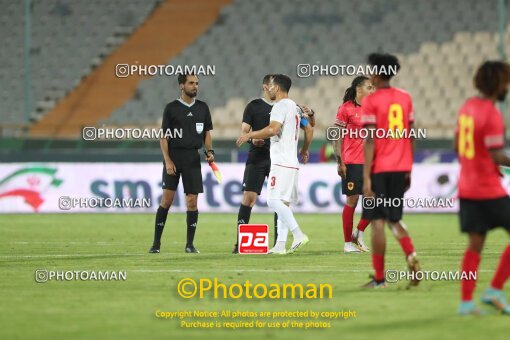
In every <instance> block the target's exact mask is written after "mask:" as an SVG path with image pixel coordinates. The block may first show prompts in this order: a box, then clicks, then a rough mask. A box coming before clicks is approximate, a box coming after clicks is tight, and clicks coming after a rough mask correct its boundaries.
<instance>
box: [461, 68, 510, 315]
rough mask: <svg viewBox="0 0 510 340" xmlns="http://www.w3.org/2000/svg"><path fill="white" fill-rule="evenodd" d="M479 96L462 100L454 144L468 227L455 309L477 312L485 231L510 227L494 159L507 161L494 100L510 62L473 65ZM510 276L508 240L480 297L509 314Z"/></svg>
mask: <svg viewBox="0 0 510 340" xmlns="http://www.w3.org/2000/svg"><path fill="white" fill-rule="evenodd" d="M474 83H475V87H476V88H477V90H478V91H479V92H480V95H479V96H477V97H472V98H469V99H468V100H466V102H465V103H464V105H462V107H461V109H460V111H459V115H458V120H457V129H456V133H455V150H456V152H457V154H458V157H459V162H460V178H459V183H458V185H459V200H460V211H459V217H460V226H461V230H462V232H465V233H468V238H469V243H468V248H467V249H466V252H465V253H464V258H463V260H462V273H463V275H462V276H461V293H462V297H461V298H462V301H461V304H460V306H459V314H462V315H467V314H479V313H480V310H479V309H477V308H476V307H475V304H474V303H473V291H474V290H475V284H476V275H475V277H474V279H473V276H472V275H473V273H476V272H477V269H478V264H479V263H480V254H481V252H482V249H483V245H484V242H485V237H486V235H487V232H488V231H490V230H492V229H493V228H496V227H500V226H502V227H504V228H505V229H506V230H507V231H508V232H510V197H508V194H507V192H506V191H505V189H504V188H503V186H502V184H501V176H502V175H501V173H500V172H499V168H498V165H503V166H510V158H509V157H508V156H506V155H505V153H504V152H503V147H504V145H505V140H504V139H505V127H504V125H503V116H502V114H501V112H500V111H499V110H498V109H497V108H496V105H495V102H496V101H503V100H504V99H505V97H506V94H507V91H508V86H509V84H510V65H509V64H507V63H505V62H501V61H487V62H485V63H483V64H482V65H481V66H480V68H479V69H478V70H477V72H476V75H475V79H474ZM508 277H510V245H507V247H506V248H505V250H504V251H503V254H502V255H501V260H500V262H499V266H498V269H497V270H496V273H495V274H494V277H493V279H492V281H491V284H490V287H489V288H488V289H487V290H486V291H485V292H484V294H483V296H482V302H483V303H485V304H488V305H491V306H494V307H495V308H496V309H498V310H500V311H502V312H503V313H504V314H510V306H509V305H508V303H507V302H506V299H505V296H504V294H503V285H504V283H505V281H507V280H508Z"/></svg>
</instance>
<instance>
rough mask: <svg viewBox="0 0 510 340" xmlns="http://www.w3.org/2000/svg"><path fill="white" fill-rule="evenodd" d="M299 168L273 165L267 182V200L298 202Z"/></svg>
mask: <svg viewBox="0 0 510 340" xmlns="http://www.w3.org/2000/svg"><path fill="white" fill-rule="evenodd" d="M298 175H299V169H298V168H291V167H285V166H280V165H275V164H274V165H271V171H270V172H269V177H268V181H267V199H279V200H282V201H285V202H289V203H297V202H298Z"/></svg>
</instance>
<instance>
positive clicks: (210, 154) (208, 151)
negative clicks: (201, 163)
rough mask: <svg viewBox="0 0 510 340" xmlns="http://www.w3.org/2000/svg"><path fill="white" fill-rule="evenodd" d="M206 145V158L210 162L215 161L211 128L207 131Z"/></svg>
mask: <svg viewBox="0 0 510 340" xmlns="http://www.w3.org/2000/svg"><path fill="white" fill-rule="evenodd" d="M204 146H205V150H206V156H205V160H206V161H208V162H209V163H211V162H214V152H213V151H212V150H213V149H212V136H211V131H210V130H209V131H206V132H205V138H204Z"/></svg>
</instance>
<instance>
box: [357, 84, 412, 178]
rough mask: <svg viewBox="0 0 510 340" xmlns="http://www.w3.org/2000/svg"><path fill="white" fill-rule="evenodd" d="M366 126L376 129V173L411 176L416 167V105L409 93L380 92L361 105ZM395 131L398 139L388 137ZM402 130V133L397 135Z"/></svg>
mask: <svg viewBox="0 0 510 340" xmlns="http://www.w3.org/2000/svg"><path fill="white" fill-rule="evenodd" d="M361 111H362V114H361V123H362V124H363V126H366V125H375V127H376V129H377V131H376V135H375V136H373V137H374V159H373V162H372V173H381V172H401V171H405V172H410V171H411V169H412V167H413V153H412V144H411V140H410V139H409V138H397V137H398V136H402V135H403V136H409V133H408V132H409V131H410V128H411V123H413V122H414V112H413V103H412V100H411V96H410V95H409V93H407V92H406V91H404V90H402V89H399V88H395V87H388V88H382V89H378V90H376V91H375V92H374V93H371V94H369V95H368V96H366V97H365V99H363V102H362V104H361ZM388 130H392V131H393V132H394V133H393V136H394V137H395V138H390V137H386V135H387V133H388ZM397 130H399V133H396V131H397Z"/></svg>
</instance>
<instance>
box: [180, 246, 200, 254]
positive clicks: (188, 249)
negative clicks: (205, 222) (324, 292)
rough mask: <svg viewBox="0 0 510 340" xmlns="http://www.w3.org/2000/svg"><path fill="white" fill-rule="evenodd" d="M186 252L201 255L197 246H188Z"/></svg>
mask: <svg viewBox="0 0 510 340" xmlns="http://www.w3.org/2000/svg"><path fill="white" fill-rule="evenodd" d="M184 251H185V252H186V253H195V254H199V253H200V252H199V251H198V249H197V248H195V246H194V245H187V246H186V249H184Z"/></svg>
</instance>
